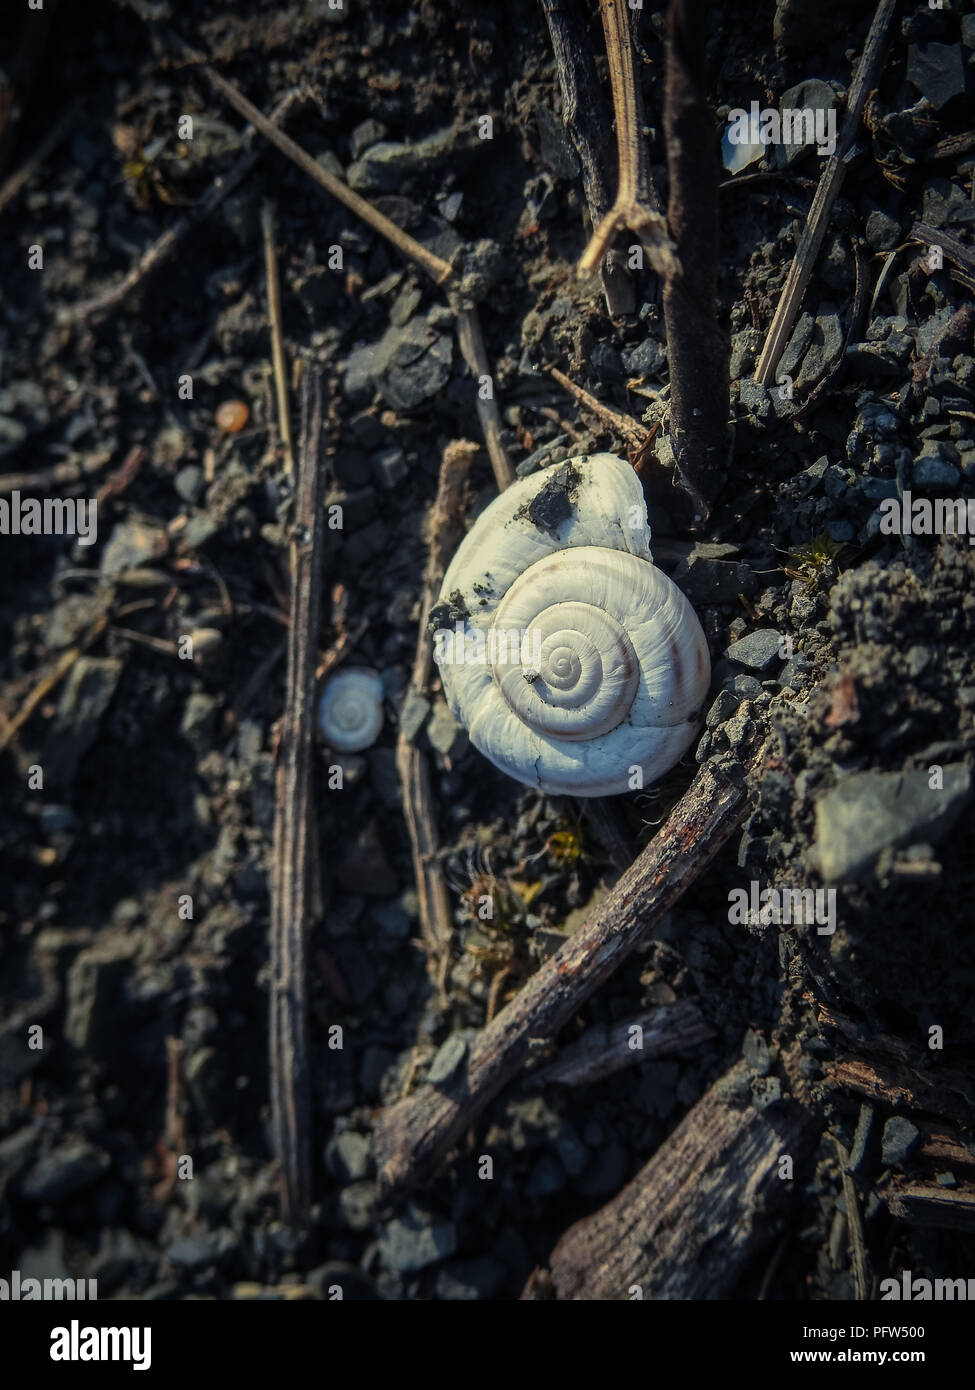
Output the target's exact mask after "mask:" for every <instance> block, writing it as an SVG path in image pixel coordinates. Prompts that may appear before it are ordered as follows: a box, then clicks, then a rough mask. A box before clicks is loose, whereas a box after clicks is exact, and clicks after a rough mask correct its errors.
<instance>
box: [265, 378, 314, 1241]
mask: <svg viewBox="0 0 975 1390" xmlns="http://www.w3.org/2000/svg"><path fill="white" fill-rule="evenodd" d="M301 404H302V409H301V414H302V429H301V450H300V460H299V473H298V486H297V492H296V495H295V513H294V538H295V545H294V548H295V568H294V579H293V583H292V590H291V618H290V625H289V628H288V671H287V685H286V696H285V709H284V716H283V719H282V721H281V738H280V746H279V762H278V770H277V781H276V801H275V816H274V862H273V869H272V877H271V989H270V1046H271V1055H270V1065H271V1112H272V1132H273V1139H274V1151H275V1156H276V1158H277V1160H278V1162H279V1164H280V1168H281V1198H282V1211H283V1216H284V1220H285V1221H287V1222H289V1223H290V1224H291V1225H303V1224H304V1223H305V1221H306V1219H307V1215H308V1203H309V1193H310V1185H311V1134H310V1130H311V1118H310V1088H309V1064H308V985H307V978H306V971H305V956H306V950H307V936H308V932H309V929H310V927H311V924H312V920H313V916H314V904H315V901H316V897H317V895H316V892H315V888H314V885H313V883H312V881H311V879H312V874H311V868H312V864H313V862H314V852H315V836H314V834H313V824H314V818H313V806H314V803H313V799H312V769H313V767H314V761H315V760H314V757H313V740H314V728H315V653H316V651H317V649H318V629H319V623H320V618H321V589H322V560H323V551H324V538H325V526H324V506H323V502H324V496H325V467H324V459H323V456H322V381H321V377H320V376H319V375H318V374H317V373H315V372H308V373H306V375H305V379H304V382H303V387H302V403H301Z"/></svg>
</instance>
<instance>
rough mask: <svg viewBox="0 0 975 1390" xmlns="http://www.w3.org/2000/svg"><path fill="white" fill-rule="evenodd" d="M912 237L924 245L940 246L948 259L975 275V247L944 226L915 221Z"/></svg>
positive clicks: (912, 239)
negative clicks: (933, 225)
mask: <svg viewBox="0 0 975 1390" xmlns="http://www.w3.org/2000/svg"><path fill="white" fill-rule="evenodd" d="M910 238H911V241H919V242H920V243H921V245H922V246H940V247H941V250H942V252H943V253H944V256H945V258H946V260H949V261H954V263H955V265H957V266H960V267H961V269H962V270H967V271H968V273H969V274H970V275H975V247H971V246H969V245H967V243H966V242H964V241H962V240H961V238H960V237H956V236H953V235H952V234H951V232H948V231H945V229H944V228H943V227H929V226H928V225H927V223H926V222H915V223H914V226H913V227H912V228H911V232H910Z"/></svg>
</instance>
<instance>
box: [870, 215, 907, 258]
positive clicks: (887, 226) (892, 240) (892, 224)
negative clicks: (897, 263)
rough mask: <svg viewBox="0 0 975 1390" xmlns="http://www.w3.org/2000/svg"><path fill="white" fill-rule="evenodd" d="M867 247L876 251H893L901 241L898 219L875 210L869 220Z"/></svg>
mask: <svg viewBox="0 0 975 1390" xmlns="http://www.w3.org/2000/svg"><path fill="white" fill-rule="evenodd" d="M866 230H867V245H868V246H870V247H871V249H872V250H874V251H892V250H893V249H894V247H895V246H896V245H897V243H898V242H899V241H900V239H901V224H900V223H899V222H898V220H897V218H896V217H891V216H890V214H889V213H886V212H883V211H882V210H881V209H880V208H874V210H873V212H872V213H871V214H870V216H869V217H868V218H867V229H866Z"/></svg>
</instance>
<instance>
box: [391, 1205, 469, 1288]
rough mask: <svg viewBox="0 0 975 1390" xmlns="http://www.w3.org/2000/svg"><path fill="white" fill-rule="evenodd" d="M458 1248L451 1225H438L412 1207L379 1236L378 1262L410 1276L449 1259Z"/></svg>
mask: <svg viewBox="0 0 975 1390" xmlns="http://www.w3.org/2000/svg"><path fill="white" fill-rule="evenodd" d="M456 1248H457V1231H456V1228H455V1226H454V1224H453V1222H452V1221H440V1220H437V1218H436V1217H432V1216H431V1215H430V1214H429V1213H428V1212H425V1211H423V1210H422V1209H421V1208H420V1207H418V1206H416V1205H415V1204H411V1206H410V1208H409V1210H408V1211H407V1213H406V1215H405V1216H403V1217H399V1218H396V1219H394V1220H393V1221H390V1222H389V1223H388V1225H386V1226H384V1227H383V1230H382V1232H381V1233H380V1236H379V1258H380V1260H381V1261H382V1263H383V1264H384V1265H385V1266H386V1268H387V1269H392V1270H395V1271H396V1272H397V1273H399V1274H409V1273H412V1272H413V1271H415V1270H418V1269H427V1268H429V1266H430V1265H434V1264H437V1263H438V1262H439V1261H440V1260H445V1259H447V1258H448V1257H449V1256H451V1255H452V1254H453V1253H454V1251H455V1250H456Z"/></svg>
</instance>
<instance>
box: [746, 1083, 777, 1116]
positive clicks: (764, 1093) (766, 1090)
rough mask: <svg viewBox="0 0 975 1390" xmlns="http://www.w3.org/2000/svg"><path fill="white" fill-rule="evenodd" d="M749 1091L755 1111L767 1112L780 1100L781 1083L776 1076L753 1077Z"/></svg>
mask: <svg viewBox="0 0 975 1390" xmlns="http://www.w3.org/2000/svg"><path fill="white" fill-rule="evenodd" d="M749 1089H750V1090H751V1093H752V1105H754V1107H755V1109H756V1110H767V1109H768V1107H769V1106H770V1105H775V1104H776V1102H777V1101H780V1100H781V1099H782V1082H781V1081H780V1080H779V1078H778V1077H777V1076H753V1077H752V1079H751V1081H750V1082H749Z"/></svg>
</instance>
